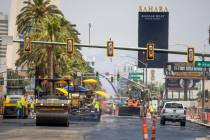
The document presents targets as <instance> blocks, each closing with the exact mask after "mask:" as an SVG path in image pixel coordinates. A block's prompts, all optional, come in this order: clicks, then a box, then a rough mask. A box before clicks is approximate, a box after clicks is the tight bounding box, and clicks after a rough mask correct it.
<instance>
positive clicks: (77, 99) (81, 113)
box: [71, 90, 101, 121]
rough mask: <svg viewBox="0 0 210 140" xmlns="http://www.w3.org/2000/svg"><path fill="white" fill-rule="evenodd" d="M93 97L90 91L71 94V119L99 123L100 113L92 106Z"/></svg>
mask: <svg viewBox="0 0 210 140" xmlns="http://www.w3.org/2000/svg"><path fill="white" fill-rule="evenodd" d="M94 98H95V95H94V94H93V92H92V91H91V90H87V91H85V92H81V91H80V92H78V91H74V92H72V93H71V118H73V119H74V118H78V119H80V120H95V121H100V118H101V111H100V110H96V109H95V107H94V104H93V100H94Z"/></svg>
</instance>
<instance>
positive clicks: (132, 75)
mask: <svg viewBox="0 0 210 140" xmlns="http://www.w3.org/2000/svg"><path fill="white" fill-rule="evenodd" d="M142 75H143V73H140V72H130V73H129V75H128V79H129V80H140V79H141V76H142Z"/></svg>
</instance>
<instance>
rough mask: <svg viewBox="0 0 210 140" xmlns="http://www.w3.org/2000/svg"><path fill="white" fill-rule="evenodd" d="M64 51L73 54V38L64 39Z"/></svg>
mask: <svg viewBox="0 0 210 140" xmlns="http://www.w3.org/2000/svg"><path fill="white" fill-rule="evenodd" d="M66 53H67V54H70V55H72V54H74V39H73V38H68V39H67V41H66Z"/></svg>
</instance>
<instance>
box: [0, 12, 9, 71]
mask: <svg viewBox="0 0 210 140" xmlns="http://www.w3.org/2000/svg"><path fill="white" fill-rule="evenodd" d="M7 35H8V16H7V15H4V14H3V13H1V12H0V38H1V37H2V36H7ZM5 70H6V46H3V45H2V43H1V42H0V72H2V71H5Z"/></svg>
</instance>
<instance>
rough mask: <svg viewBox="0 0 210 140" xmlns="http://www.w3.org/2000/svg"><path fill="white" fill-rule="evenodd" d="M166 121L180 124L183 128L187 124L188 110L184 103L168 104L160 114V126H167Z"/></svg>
mask: <svg viewBox="0 0 210 140" xmlns="http://www.w3.org/2000/svg"><path fill="white" fill-rule="evenodd" d="M166 121H170V122H180V125H181V126H185V124H186V109H185V108H184V106H183V104H182V103H178V102H166V103H165V104H164V106H163V108H162V110H161V113H160V124H161V125H165V122H166Z"/></svg>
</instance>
